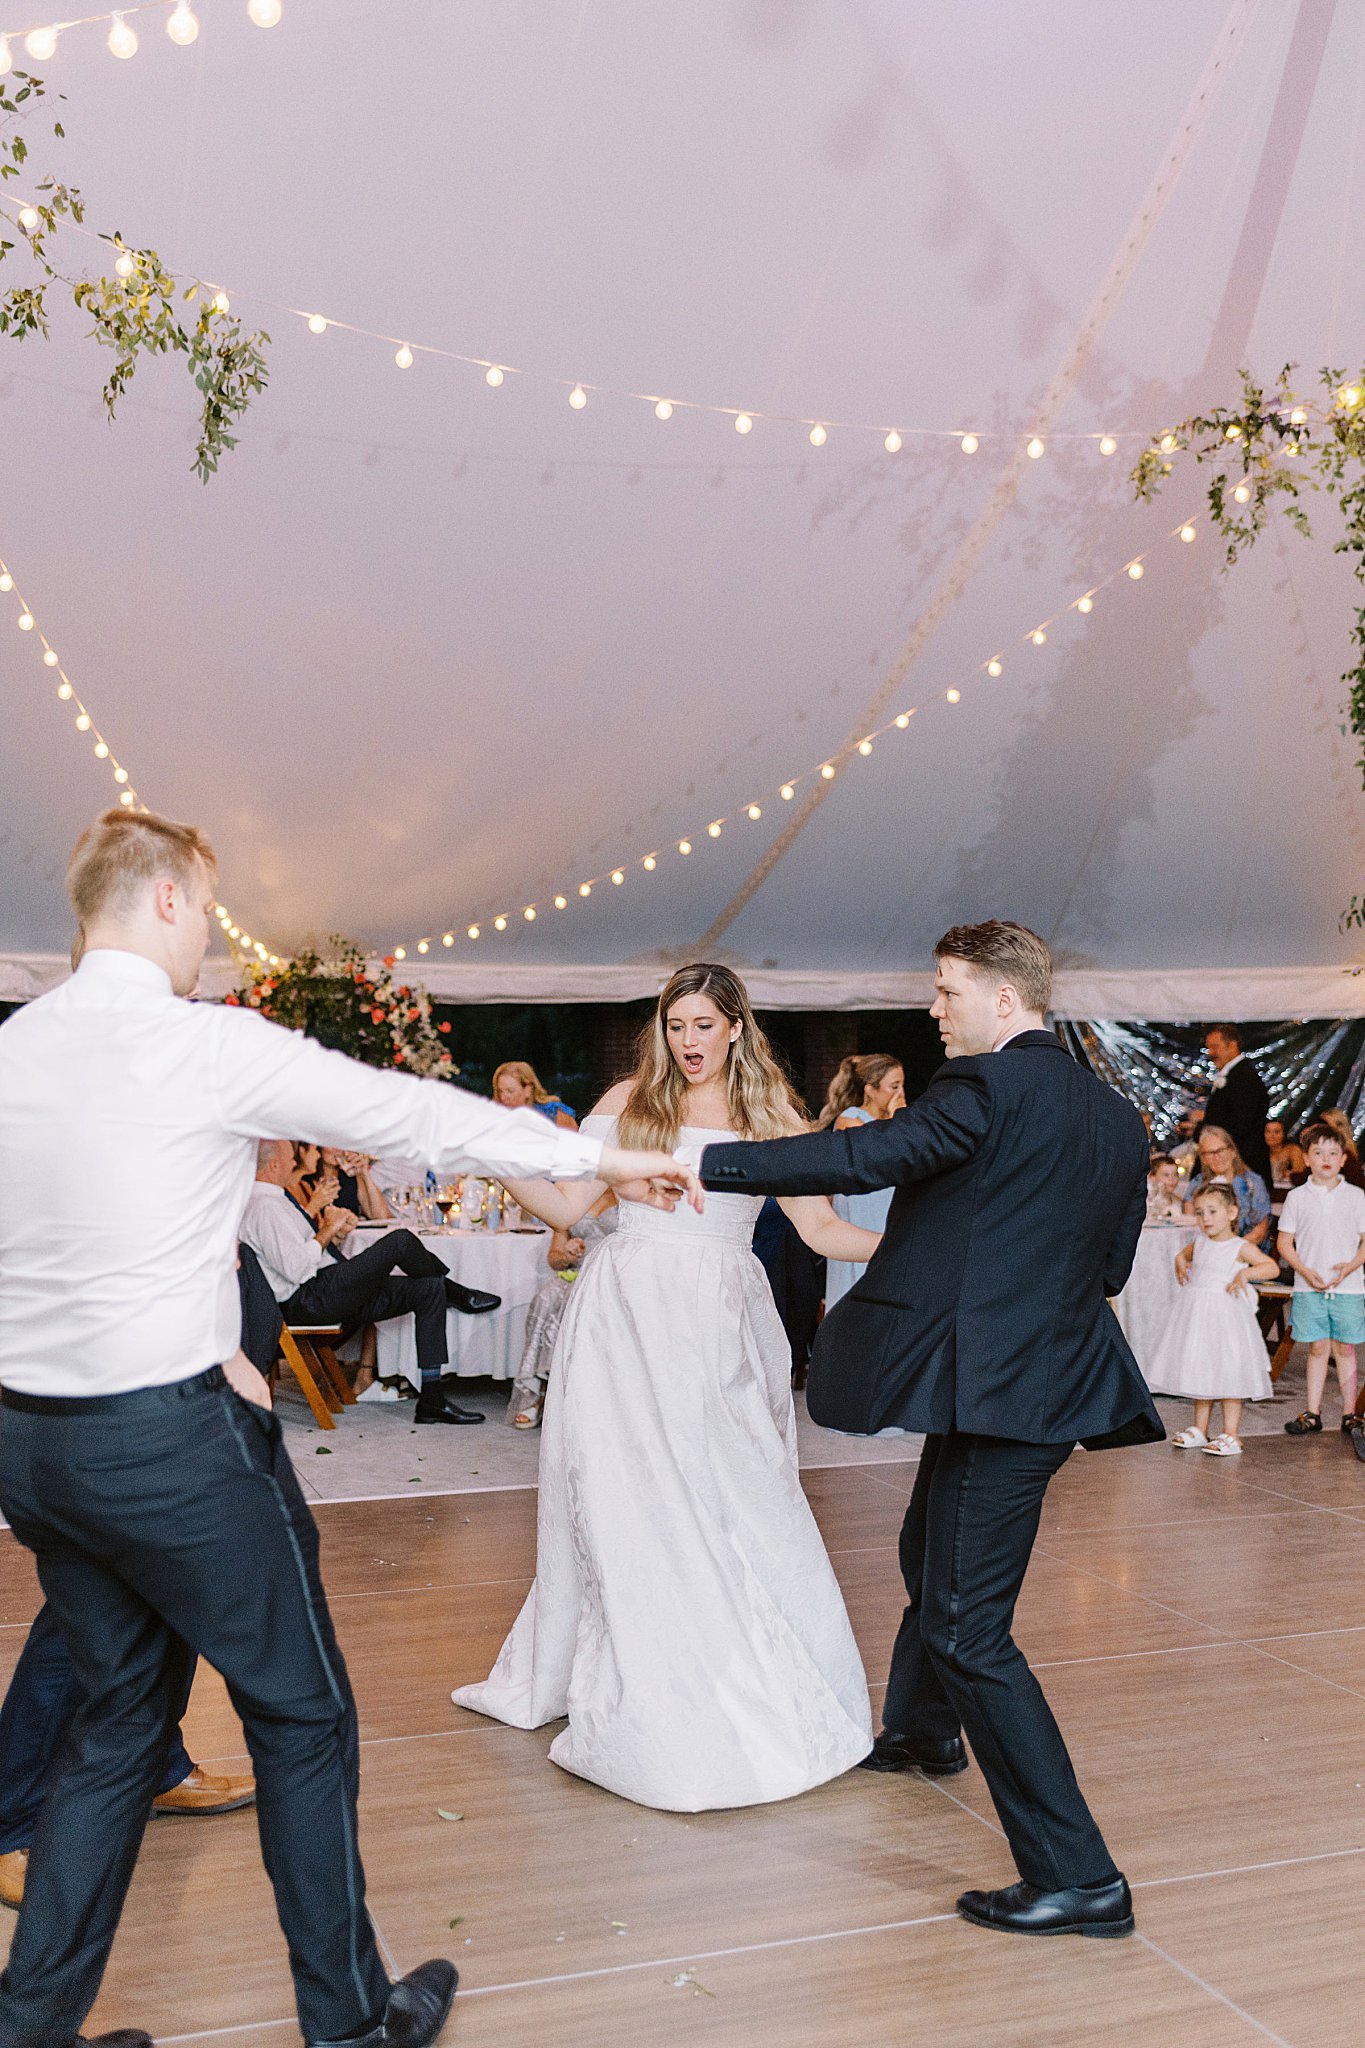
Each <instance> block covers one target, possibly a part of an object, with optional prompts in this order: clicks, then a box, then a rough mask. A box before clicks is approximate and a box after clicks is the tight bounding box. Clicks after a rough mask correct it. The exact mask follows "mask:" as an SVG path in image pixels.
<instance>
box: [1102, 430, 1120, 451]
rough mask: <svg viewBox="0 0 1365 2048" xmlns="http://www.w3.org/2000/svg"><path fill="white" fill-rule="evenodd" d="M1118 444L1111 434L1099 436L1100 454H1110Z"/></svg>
mask: <svg viewBox="0 0 1365 2048" xmlns="http://www.w3.org/2000/svg"><path fill="white" fill-rule="evenodd" d="M1118 445H1119V444H1118V442H1117V441H1116V440H1115V439H1114V437H1113V435H1112V434H1102V435H1101V436H1100V454H1101V455H1112V454H1113V453H1114V451H1115V449H1116V448H1117V447H1118Z"/></svg>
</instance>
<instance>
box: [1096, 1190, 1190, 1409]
mask: <svg viewBox="0 0 1365 2048" xmlns="http://www.w3.org/2000/svg"><path fill="white" fill-rule="evenodd" d="M1197 1236H1198V1229H1197V1227H1196V1225H1195V1223H1194V1222H1193V1220H1192V1219H1191V1218H1189V1217H1181V1218H1178V1219H1177V1220H1176V1221H1174V1222H1171V1223H1144V1224H1143V1226H1142V1235H1141V1237H1140V1238H1139V1239H1138V1248H1137V1252H1136V1255H1135V1256H1134V1259H1133V1270H1132V1272H1131V1273H1130V1274H1129V1276H1128V1285H1127V1286H1126V1287H1125V1288H1124V1290H1123V1292H1122V1294H1119V1295H1116V1296H1115V1297H1114V1314H1115V1315H1116V1316H1117V1317H1118V1319H1119V1328H1120V1329H1121V1330H1122V1331H1123V1334H1124V1336H1125V1337H1126V1338H1127V1339H1128V1344H1129V1348H1130V1349H1131V1351H1132V1353H1133V1356H1134V1358H1136V1360H1137V1362H1138V1364H1139V1365H1140V1366H1141V1367H1142V1370H1143V1372H1144V1373H1145V1372H1146V1370H1147V1360H1148V1359H1149V1358H1150V1357H1151V1355H1152V1352H1153V1350H1154V1349H1155V1346H1156V1341H1157V1339H1158V1337H1160V1335H1161V1332H1162V1330H1163V1329H1164V1328H1165V1324H1166V1318H1167V1316H1169V1314H1170V1312H1171V1304H1172V1302H1173V1301H1174V1300H1175V1298H1176V1296H1177V1295H1178V1294H1179V1292H1180V1283H1179V1281H1178V1280H1177V1279H1176V1277H1175V1255H1176V1253H1177V1252H1178V1251H1179V1250H1180V1247H1181V1245H1183V1244H1189V1243H1190V1242H1191V1240H1192V1239H1193V1238H1195V1237H1197Z"/></svg>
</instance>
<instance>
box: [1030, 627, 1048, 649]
mask: <svg viewBox="0 0 1365 2048" xmlns="http://www.w3.org/2000/svg"><path fill="white" fill-rule="evenodd" d="M1029 639H1030V640H1031V641H1032V642H1033V644H1034V646H1035V647H1044V646H1046V644H1047V634H1046V633H1045V632H1044V631H1043V629H1042V627H1041V626H1035V627H1034V629H1033V631H1032V632H1031V633H1030V634H1029Z"/></svg>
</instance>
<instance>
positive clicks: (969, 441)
mask: <svg viewBox="0 0 1365 2048" xmlns="http://www.w3.org/2000/svg"><path fill="white" fill-rule="evenodd" d="M958 446H959V447H960V448H961V450H962V453H963V454H964V455H975V453H976V451H977V449H978V448H979V447H980V446H981V443H980V442H979V441H978V440H977V438H976V435H975V434H964V435H963V436H962V439H961V441H960V442H959V443H958Z"/></svg>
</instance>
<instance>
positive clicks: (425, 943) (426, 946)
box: [417, 939, 431, 953]
mask: <svg viewBox="0 0 1365 2048" xmlns="http://www.w3.org/2000/svg"><path fill="white" fill-rule="evenodd" d="M417 950H418V952H419V953H429V952H430V951H431V941H430V939H419V940H418V941H417Z"/></svg>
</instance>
